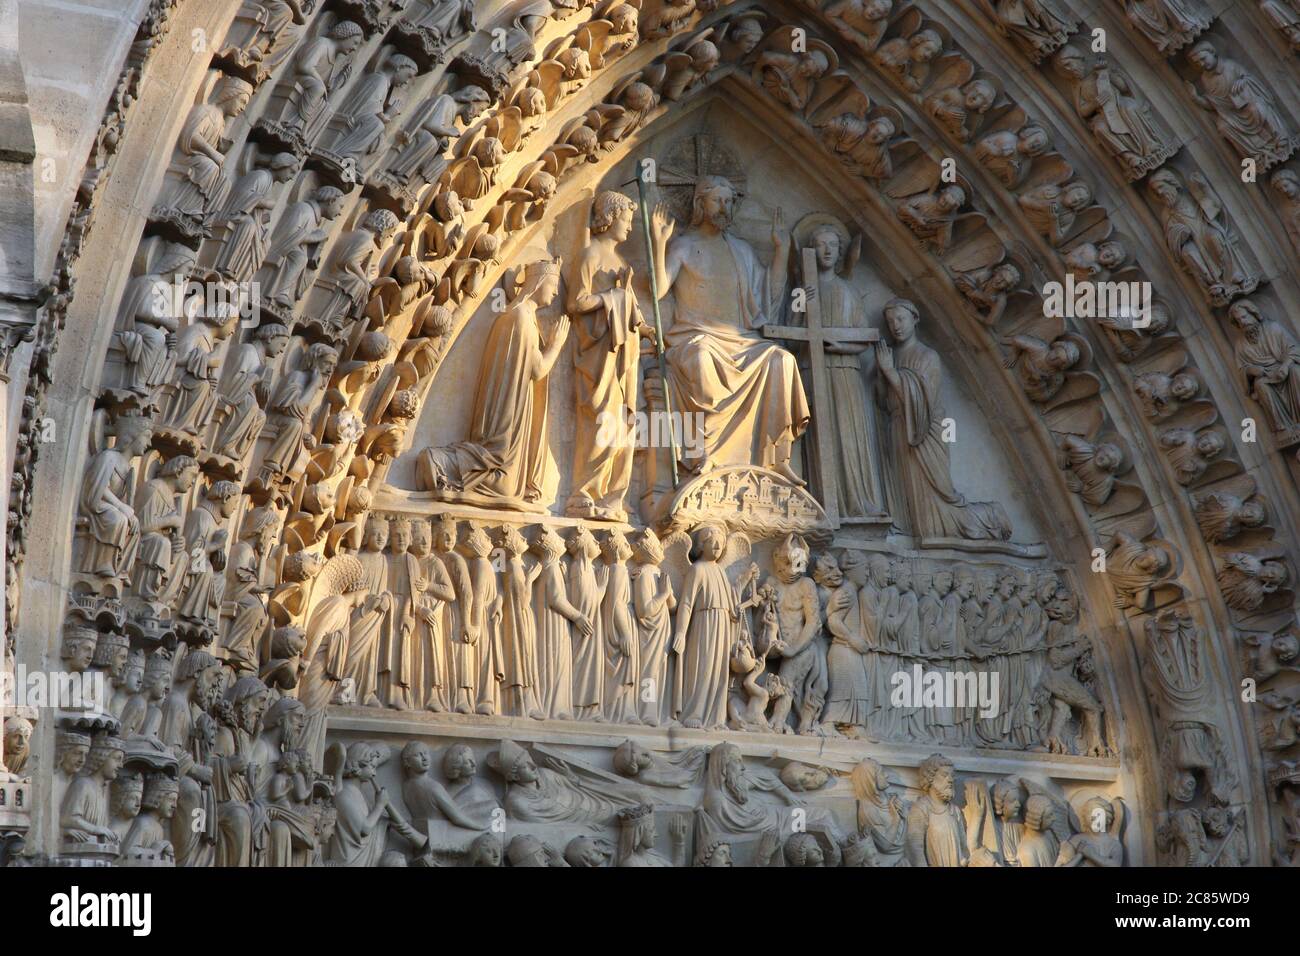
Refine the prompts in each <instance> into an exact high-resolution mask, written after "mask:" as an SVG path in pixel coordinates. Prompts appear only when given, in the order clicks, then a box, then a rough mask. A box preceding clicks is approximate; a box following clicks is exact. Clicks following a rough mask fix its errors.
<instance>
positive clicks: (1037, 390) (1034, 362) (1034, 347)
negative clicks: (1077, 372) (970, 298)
mask: <svg viewBox="0 0 1300 956" xmlns="http://www.w3.org/2000/svg"><path fill="white" fill-rule="evenodd" d="M1003 344H1004V345H1006V346H1008V347H1010V348H1011V349H1012V354H1011V356H1010V357H1008V358H1007V359H1006V360H1005V362H1004V363H1003V364H1004V365H1005V366H1006V367H1007V368H1015V367H1017V366H1019V372H1020V385H1021V387H1022V388H1023V389H1024V390H1025V394H1026V395H1028V396H1029V399H1030V401H1033V402H1038V403H1039V404H1044V403H1046V402H1050V401H1051V400H1052V399H1053V398H1054V397H1056V393H1057V392H1059V391H1060V390H1061V389H1062V388H1064V387H1065V380H1066V373H1067V372H1068V371H1069V370H1070V369H1072V368H1074V366H1075V365H1077V364H1078V363H1079V359H1080V358H1081V357H1082V352H1081V351H1080V349H1079V343H1078V342H1077V341H1076V340H1075V339H1074V337H1073V336H1061V337H1060V338H1058V339H1056V340H1055V341H1053V342H1051V343H1048V342H1044V341H1043V340H1042V339H1040V338H1037V337H1035V336H1032V335H1013V336H1011V337H1010V338H1007V339H1004V340H1003Z"/></svg>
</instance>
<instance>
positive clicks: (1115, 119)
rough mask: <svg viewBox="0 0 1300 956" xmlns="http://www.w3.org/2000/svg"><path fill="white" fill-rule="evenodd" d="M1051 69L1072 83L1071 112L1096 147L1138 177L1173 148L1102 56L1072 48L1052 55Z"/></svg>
mask: <svg viewBox="0 0 1300 956" xmlns="http://www.w3.org/2000/svg"><path fill="white" fill-rule="evenodd" d="M1053 62H1054V63H1055V65H1056V67H1057V69H1059V70H1060V71H1061V73H1062V74H1064V75H1065V76H1066V77H1067V78H1068V79H1069V80H1070V81H1071V82H1072V83H1073V84H1074V108H1075V110H1076V111H1077V112H1078V114H1079V118H1080V119H1081V120H1083V122H1084V123H1085V124H1086V125H1087V126H1088V128H1089V129H1091V130H1092V134H1093V136H1095V137H1096V138H1097V141H1098V142H1099V143H1100V144H1101V145H1102V148H1103V149H1105V150H1106V151H1107V152H1109V153H1110V154H1111V155H1113V156H1114V157H1115V158H1116V159H1118V160H1119V161H1120V162H1121V163H1122V164H1123V165H1124V167H1125V170H1126V172H1127V174H1128V177H1129V179H1130V180H1134V179H1140V178H1142V176H1144V175H1146V173H1148V172H1149V171H1151V170H1152V169H1155V168H1156V167H1157V166H1159V165H1160V164H1161V163H1163V162H1164V161H1165V160H1166V159H1168V158H1169V157H1170V156H1171V155H1173V153H1174V151H1175V150H1176V149H1177V145H1176V144H1175V143H1172V142H1171V141H1170V140H1169V138H1168V136H1166V135H1165V133H1164V132H1163V131H1162V130H1161V129H1160V128H1159V126H1157V124H1156V121H1155V119H1154V117H1153V116H1152V113H1151V107H1150V105H1149V103H1148V102H1147V100H1146V98H1145V97H1143V96H1142V95H1141V93H1140V92H1139V91H1138V90H1137V89H1136V88H1135V87H1134V86H1133V83H1132V81H1131V80H1130V79H1129V77H1128V76H1127V75H1126V74H1125V73H1124V72H1123V71H1121V70H1120V69H1118V68H1117V67H1115V66H1113V65H1112V64H1111V63H1110V61H1109V60H1108V59H1106V58H1105V57H1093V58H1091V61H1090V58H1089V57H1088V55H1087V54H1085V53H1084V52H1083V51H1082V50H1080V49H1079V48H1078V47H1077V46H1075V45H1073V44H1067V45H1066V46H1064V47H1062V48H1061V49H1060V50H1059V51H1057V53H1056V55H1055V57H1054V58H1053Z"/></svg>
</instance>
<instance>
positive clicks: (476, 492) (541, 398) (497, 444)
mask: <svg viewBox="0 0 1300 956" xmlns="http://www.w3.org/2000/svg"><path fill="white" fill-rule="evenodd" d="M546 372H547V369H546V368H545V367H544V357H543V352H542V336H541V330H540V328H539V326H538V321H537V314H536V310H535V309H534V308H533V307H532V303H530V302H524V303H521V304H519V305H518V306H516V307H515V308H512V309H510V310H509V311H508V312H503V313H502V314H501V315H500V316H499V317H498V318H497V320H496V322H495V323H494V324H493V326H492V331H491V332H490V333H489V334H488V338H487V341H486V342H485V343H484V345H483V364H482V367H481V369H480V371H479V379H478V388H477V390H476V391H475V394H474V413H473V417H472V418H471V420H470V427H469V437H468V439H466V440H465V441H463V442H457V443H456V444H454V445H451V446H449V447H447V448H426V449H425V450H424V451H422V452H421V453H420V459H419V462H418V464H417V471H418V472H419V475H420V487H421V488H424V489H427V490H437V489H438V485H439V484H440V482H439V480H438V479H439V477H440V476H445V477H446V479H448V480H449V481H450V482H451V483H452V484H456V485H458V486H459V487H456V488H453V489H452V490H454V491H455V492H456V494H455V497H457V498H459V499H462V500H465V501H471V502H474V503H477V504H485V505H489V506H497V507H514V508H521V509H528V508H530V507H533V503H534V502H535V501H536V500H537V499H538V498H539V497H540V495H541V487H542V468H543V465H544V462H545V455H546V385H547V375H546ZM444 484H445V482H444Z"/></svg>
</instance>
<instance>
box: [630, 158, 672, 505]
mask: <svg viewBox="0 0 1300 956" xmlns="http://www.w3.org/2000/svg"><path fill="white" fill-rule="evenodd" d="M636 194H637V205H638V206H639V207H640V208H641V229H642V233H643V235H644V236H645V255H646V261H647V262H648V263H650V301H651V303H652V305H653V307H654V314H655V355H656V356H657V357H658V359H659V381H660V382H662V383H663V389H664V411H665V412H666V413H667V415H668V446H669V448H670V449H671V451H672V464H673V490H674V491H676V490H677V429H676V428H675V427H674V422H673V400H672V396H671V395H670V394H669V391H668V362H667V360H666V359H665V358H664V323H663V317H662V316H661V315H660V314H659V270H658V269H657V268H656V267H655V249H654V242H653V240H652V239H651V237H650V207H649V205H648V204H647V203H646V198H645V179H644V178H642V177H641V176H638V177H637V178H636Z"/></svg>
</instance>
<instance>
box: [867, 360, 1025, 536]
mask: <svg viewBox="0 0 1300 956" xmlns="http://www.w3.org/2000/svg"><path fill="white" fill-rule="evenodd" d="M894 366H895V368H897V370H898V375H899V377H900V378H901V380H902V387H901V395H900V394H899V393H897V392H895V391H894V389H893V387H892V386H890V385H889V384H888V383H887V382H886V381H885V379H884V376H883V375H882V376H880V377H879V379H878V380H877V384H878V386H879V388H880V391H881V392H882V393H883V395H884V401H885V406H886V408H887V409H888V411H889V425H890V442H889V445H890V451H891V459H892V464H893V466H894V469H895V471H896V473H897V476H898V482H899V485H900V491H901V493H902V496H903V498H904V499H905V501H906V503H907V512H908V514H909V515H910V516H911V521H912V532H913V533H914V534H917V535H919V536H921V537H926V538H968V539H976V540H979V539H996V540H1006V539H1007V538H1009V537H1010V522H1009V521H1008V520H1007V517H1006V515H1005V514H1004V513H1003V512H1002V509H1001V507H1000V506H999V505H998V504H997V503H996V502H968V501H967V500H966V499H965V497H963V496H962V495H961V494H960V493H959V492H958V491H957V489H956V488H955V487H954V486H953V483H952V470H951V468H952V466H951V464H950V462H949V460H948V444H947V443H946V442H945V441H944V440H943V430H944V425H943V421H944V411H943V406H942V405H941V404H940V399H939V389H940V383H941V381H942V378H943V369H942V367H941V366H940V364H939V356H938V354H936V353H935V351H934V350H933V349H931V348H929V347H928V346H925V345H923V344H922V343H921V342H919V341H917V340H916V339H915V338H913V339H909V340H908V341H907V342H904V343H902V344H901V345H899V346H897V347H896V348H895V349H894ZM891 510H893V511H894V512H895V513H897V511H898V510H899V509H898V508H894V509H891Z"/></svg>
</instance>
